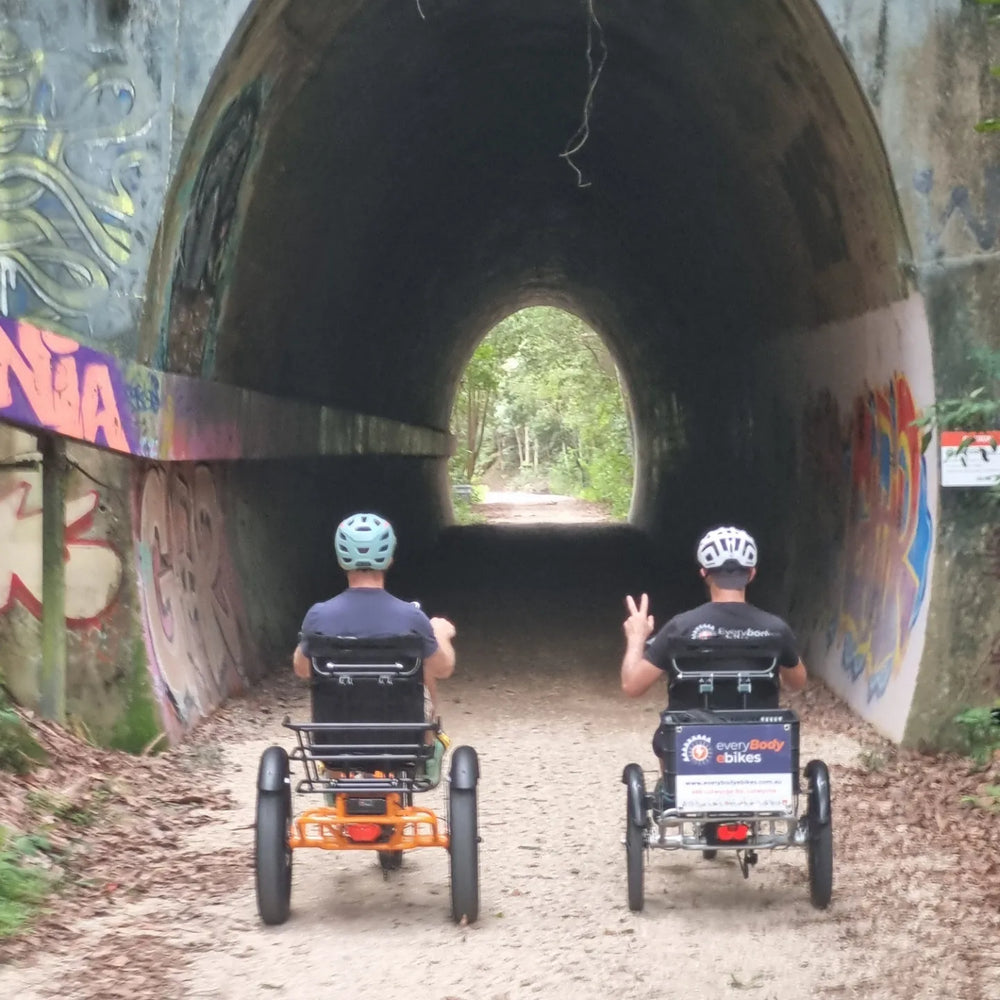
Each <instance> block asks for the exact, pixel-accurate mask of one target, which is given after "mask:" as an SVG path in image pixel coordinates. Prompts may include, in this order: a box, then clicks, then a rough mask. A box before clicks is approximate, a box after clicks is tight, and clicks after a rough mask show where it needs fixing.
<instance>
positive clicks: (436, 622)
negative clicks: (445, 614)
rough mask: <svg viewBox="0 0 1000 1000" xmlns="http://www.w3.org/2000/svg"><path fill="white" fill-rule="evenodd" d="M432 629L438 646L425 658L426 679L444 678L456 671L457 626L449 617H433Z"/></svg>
mask: <svg viewBox="0 0 1000 1000" xmlns="http://www.w3.org/2000/svg"><path fill="white" fill-rule="evenodd" d="M431 631H433V633H434V638H435V639H437V644H438V648H437V649H436V650H434V652H433V653H431V655H430V656H428V657H427V659H426V660H424V679H425V680H427V679H433V680H438V681H440V680H444V679H445V678H446V677H451V675H452V674H453V673H454V672H455V647H454V645H452V641H451V640H452V639H454V638H455V626H454V625H452V623H451V622H450V621H448V619H447V618H432V619H431Z"/></svg>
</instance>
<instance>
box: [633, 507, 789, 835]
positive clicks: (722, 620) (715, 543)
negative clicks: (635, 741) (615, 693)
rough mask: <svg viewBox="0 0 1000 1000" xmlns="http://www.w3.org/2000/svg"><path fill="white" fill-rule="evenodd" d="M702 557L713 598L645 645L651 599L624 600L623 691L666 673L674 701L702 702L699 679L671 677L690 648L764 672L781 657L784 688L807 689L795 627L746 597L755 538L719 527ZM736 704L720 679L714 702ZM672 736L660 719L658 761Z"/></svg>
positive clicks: (768, 695)
mask: <svg viewBox="0 0 1000 1000" xmlns="http://www.w3.org/2000/svg"><path fill="white" fill-rule="evenodd" d="M697 558H698V564H699V566H700V567H701V570H700V571H701V576H702V579H703V580H704V581H705V583H706V585H707V586H708V593H709V600H708V602H707V603H706V604H702V605H701V606H700V607H697V608H694V609H693V610H692V611H684V612H682V613H681V614H679V615H675V616H674V617H673V618H671V619H670V621H668V622H667V624H666V625H664V626H663V628H662V629H660V631H659V632H658V633H657V634H656V637H655V638H654V639H653V641H652V642H651V643H649V645H648V646H647V645H646V640H647V639H648V638H649V636H650V635H652V633H653V628H654V623H653V616H652V615H651V614H650V613H649V597H648V596H647V595H646V594H643V595H642V597H640V599H639V603H638V604H636V602H635V600H634V599H633V598H632V596H631V595H629V596H628V597H626V598H625V604H626V606H627V608H628V611H629V615H628V618H626V619H625V622H624V626H623V627H624V629H625V655H624V657H622V671H621V676H622V690H623V691H624V692H625V694H627V695H628V696H629V697H630V698H638V697H640V696H641V695H644V694H645V693H646V692H647V691H648V690H649V689H650V688H651V687H652V686H653V685H654V684H655V683H656V682H657V681H658V680H660V679H661V678H663V677H664V676H666V677H667V678H668V690H669V695H668V698H669V703H670V705H671V706H672V707H674V708H695V707H700V705H701V698H700V696H699V694H698V690H697V682H695V681H686V682H685V681H680V682H678V681H677V678H676V676H672V675H673V660H674V659H678V660H683V659H684V654H685V653H687V654H688V656H689V657H690V655H691V651H692V649H695V650H697V648H698V647H699V646H701V647H705V646H709V647H711V648H712V649H713V650H718V649H722V650H723V651H724V653H725V654H726V655H725V658H724V659H713V661H712V664H711V665H712V667H714V668H716V669H720V670H759V669H761V667H762V666H765V665H768V663H769V662H770V661H773V659H774V658H777V662H778V667H779V670H778V677H779V682H780V684H781V686H782V687H784V688H785V689H786V690H788V691H800V690H801V689H802V688H804V687H805V684H806V668H805V664H804V663H803V662H802V659H801V658H800V656H799V654H798V650H797V648H796V644H795V636H794V635H793V634H792V630H791V629H790V628H789V627H788V625H786V624H785V622H783V621H782V620H781V619H780V618H778V617H777V616H776V615H771V614H768V613H767V612H766V611H761V610H760V608H755V607H754V606H753V605H752V604H748V603H747V598H746V588H747V585H748V584H749V583H750V581H751V580H752V579H753V578H754V577H755V576H756V575H757V543H756V542H755V541H754V540H753V538H752V537H751V536H750V535H749V534H748V533H747V532H746V531H744V530H743V529H742V528H734V527H726V528H715V529H714V530H713V531H710V532H708V534H707V535H705V536H704V537H703V538H702V539H701V541H700V542H699V543H698V549H697ZM730 649H731V650H732V657H731V658H730V656H729V655H728V652H729V650H730ZM754 654H755V655H754ZM762 654H763V655H765V656H766V657H767V662H766V663H762V662H761V660H760V659H759V657H761V655H762ZM682 666H683V663H682ZM703 669H704V667H703ZM754 683H755V685H756V688H755V690H754V694H755V697H754V701H755V702H757V704H759V705H760V707H771V705H776V704H777V696H778V692H777V690H776V689H775V688H774V687H773V686H771V688H770V690H768V691H763V692H762V691H761V686H762V685H761V683H760V682H759V681H755V682H754ZM758 699H760V700H759V701H758ZM738 704H739V694H738V691H735V690H733V685H730V686H729V689H728V690H727V689H726V688H725V687H724V686H722V685H720V686H719V687H718V688H717V690H716V691H715V692H713V694H712V707H713V708H735V707H738ZM668 738H669V732H668V731H666V730H665V729H664V727H663V726H662V725H661V727H660V728H659V729H657V731H656V733H655V734H654V735H653V752H654V753H655V754H656V756H657V757H658V758H659V759H660V761H661V766H662V762H663V760H664V757H665V755H666V752H667V746H668V743H667V739H668ZM664 785H665V782H664V779H663V777H661V778H660V779H659V781H658V782H657V783H656V787H655V788H654V789H653V816H654V818H655V817H656V816H657V815H658V813H660V812H662V811H663V810H665V809H669V808H670V807H671V806H672V805H673V800H672V798H671V797H670V795H669V794H668V793H667V792H666V791H665V790H664Z"/></svg>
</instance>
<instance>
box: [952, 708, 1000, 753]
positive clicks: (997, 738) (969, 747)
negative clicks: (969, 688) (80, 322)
mask: <svg viewBox="0 0 1000 1000" xmlns="http://www.w3.org/2000/svg"><path fill="white" fill-rule="evenodd" d="M998 717H1000V699H998V700H997V701H996V702H994V704H993V706H992V707H985V706H977V707H975V708H967V709H966V710H965V711H964V712H961V713H959V714H958V715H957V716H955V722H956V723H957V724H958V726H959V728H960V730H961V734H962V741H963V744H964V748H963V749H964V750H965V752H966V753H967V754H968V756H970V757H971V758H972V759H973V760H974V761H975V763H976V765H977V766H978V767H986V766H987V765H988V764H989V763H990V761H991V760H992V759H993V752H994V751H995V750H1000V719H998Z"/></svg>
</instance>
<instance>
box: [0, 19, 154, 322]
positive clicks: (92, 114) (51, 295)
mask: <svg viewBox="0 0 1000 1000" xmlns="http://www.w3.org/2000/svg"><path fill="white" fill-rule="evenodd" d="M57 58H58V61H59V65H58V66H55V65H53V66H48V65H47V63H46V59H45V56H44V55H43V53H42V52H41V51H29V50H28V49H27V48H26V47H25V46H24V45H23V44H22V41H21V39H20V38H19V37H18V36H17V34H15V33H14V32H13V31H12V30H11V29H10V28H9V27H4V28H0V313H3V315H5V316H21V317H24V318H26V319H31V320H32V321H33V322H34V323H37V324H38V325H42V326H45V327H48V328H50V329H55V330H58V331H59V332H61V333H68V332H70V331H71V330H73V329H77V330H79V331H80V332H84V333H90V334H91V335H95V336H98V335H99V331H95V330H93V329H91V328H90V323H89V317H90V316H91V315H93V313H94V311H95V309H96V307H97V305H98V304H99V303H103V304H104V305H107V302H108V290H109V287H110V283H111V280H112V279H113V278H114V277H115V276H116V275H117V274H118V273H119V272H120V271H121V269H122V268H123V267H124V265H125V264H126V263H127V262H128V260H129V258H130V256H131V254H132V246H133V232H132V229H131V227H130V222H131V219H132V217H133V216H134V214H135V203H134V200H133V196H134V193H135V187H136V185H137V179H138V172H139V169H140V167H141V164H142V163H143V158H144V153H143V151H142V150H141V149H138V148H136V140H138V139H139V138H141V136H143V134H144V133H145V132H146V131H147V130H148V129H149V126H150V119H149V117H148V116H144V115H143V114H142V113H141V111H140V109H139V106H138V104H137V101H136V90H135V86H134V84H133V82H132V81H131V79H130V78H129V75H128V72H127V70H126V68H125V65H124V60H123V59H122V58H121V57H120V55H118V54H116V53H115V52H114V51H111V50H106V49H102V50H100V51H97V50H89V51H88V53H87V55H86V57H85V59H86V62H85V64H84V65H80V62H79V59H80V56H79V55H77V56H64V55H60V56H58V57H57Z"/></svg>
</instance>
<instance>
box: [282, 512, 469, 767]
mask: <svg viewBox="0 0 1000 1000" xmlns="http://www.w3.org/2000/svg"><path fill="white" fill-rule="evenodd" d="M334 548H335V549H336V553H337V562H338V564H339V565H340V568H341V569H343V570H344V572H345V573H346V574H347V590H345V591H343V592H341V593H340V594H338V595H337V596H336V597H333V598H331V599H330V600H329V601H323V602H322V603H320V604H314V605H313V606H312V607H311V608H310V609H309V611H308V612H307V613H306V616H305V619H304V620H303V622H302V629H301V634H302V635H306V634H308V633H310V632H314V633H320V634H322V635H330V636H334V635H351V636H356V637H358V638H364V639H377V638H382V637H388V636H399V635H411V634H416V635H419V636H420V637H421V640H422V644H423V664H424V708H425V710H426V717H427V721H428V722H430V721H432V720H433V719H434V718H435V716H436V715H437V682H438V681H439V680H444V679H445V678H446V677H450V676H451V675H452V673H453V672H454V670H455V648H454V646H453V645H452V639H454V637H455V626H454V625H452V623H451V622H450V621H448V619H447V618H428V617H427V615H425V614H424V613H423V611H421V610H420V608H419V607H418V606H417V605H415V604H410V603H408V602H407V601H401V600H400V599H399V598H398V597H393V595H392V594H390V593H389V592H388V591H387V590H386V589H385V574H386V571H387V570H388V569H389V566H390V565H391V563H392V557H393V554H394V552H395V551H396V533H395V532H394V531H393V528H392V525H391V524H390V523H389V522H388V521H386V520H384V519H383V518H381V517H379V516H378V515H377V514H352V515H351V516H350V517H348V518H346V519H345V520H344V521H342V522H341V523H340V524H339V525H338V527H337V530H336V532H335V534H334ZM292 668H293V669H294V671H295V674H296V676H298V677H302V678H304V679H308V678H309V676H310V673H311V671H312V664H311V662H310V660H309V657H308V655H307V652H306V650H305V649H303V644H302V642H300V643H299V645H297V646H296V647H295V652H294V653H293V654H292ZM435 750H437V747H436V748H435ZM441 752H443V746H442V747H441ZM436 761H437V764H438V766H440V753H437V754H436ZM429 770H430V768H429Z"/></svg>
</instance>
